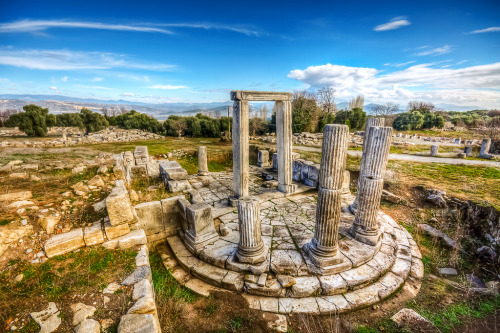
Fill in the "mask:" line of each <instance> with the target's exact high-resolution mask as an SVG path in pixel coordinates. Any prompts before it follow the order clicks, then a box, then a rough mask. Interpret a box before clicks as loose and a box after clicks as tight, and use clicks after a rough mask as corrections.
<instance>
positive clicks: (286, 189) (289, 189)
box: [278, 184, 296, 194]
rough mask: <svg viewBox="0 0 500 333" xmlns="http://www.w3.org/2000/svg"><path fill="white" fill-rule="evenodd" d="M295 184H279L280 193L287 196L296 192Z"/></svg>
mask: <svg viewBox="0 0 500 333" xmlns="http://www.w3.org/2000/svg"><path fill="white" fill-rule="evenodd" d="M295 189H296V186H295V184H288V185H287V184H278V191H280V192H281V193H285V194H292V193H294V192H295Z"/></svg>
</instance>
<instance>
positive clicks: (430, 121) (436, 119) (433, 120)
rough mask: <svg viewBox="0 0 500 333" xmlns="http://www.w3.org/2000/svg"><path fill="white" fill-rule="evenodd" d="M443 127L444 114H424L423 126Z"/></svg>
mask: <svg viewBox="0 0 500 333" xmlns="http://www.w3.org/2000/svg"><path fill="white" fill-rule="evenodd" d="M433 127H437V128H443V127H444V118H443V117H442V116H439V115H436V114H435V113H431V112H429V113H425V114H424V123H423V125H422V128H433Z"/></svg>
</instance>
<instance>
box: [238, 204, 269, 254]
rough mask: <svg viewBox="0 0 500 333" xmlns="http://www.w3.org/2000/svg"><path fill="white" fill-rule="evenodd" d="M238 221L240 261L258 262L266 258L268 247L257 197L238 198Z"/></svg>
mask: <svg viewBox="0 0 500 333" xmlns="http://www.w3.org/2000/svg"><path fill="white" fill-rule="evenodd" d="M238 223H239V227H240V241H239V242H238V249H237V250H236V254H235V255H236V258H237V259H238V261H239V262H242V263H249V264H258V263H261V262H263V261H264V260H266V258H267V252H268V249H267V247H266V246H265V245H264V241H263V240H262V234H261V231H260V208H259V199H258V198H257V197H246V198H241V199H240V200H238Z"/></svg>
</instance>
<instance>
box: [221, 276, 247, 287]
mask: <svg viewBox="0 0 500 333" xmlns="http://www.w3.org/2000/svg"><path fill="white" fill-rule="evenodd" d="M244 284H245V282H244V280H243V273H236V272H233V271H228V273H227V274H226V276H224V278H223V279H222V281H221V286H222V288H224V289H229V290H233V291H238V292H239V291H241V290H242V289H243V285H244Z"/></svg>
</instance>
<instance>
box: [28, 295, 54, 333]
mask: <svg viewBox="0 0 500 333" xmlns="http://www.w3.org/2000/svg"><path fill="white" fill-rule="evenodd" d="M59 313H60V312H59V310H58V309H57V306H56V303H54V302H50V303H49V305H48V307H47V308H46V309H45V310H42V311H40V312H32V313H30V315H31V318H33V320H34V321H35V322H36V323H37V324H38V325H40V332H39V333H50V332H53V331H55V330H56V329H57V328H58V327H59V325H61V318H60V317H59Z"/></svg>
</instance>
